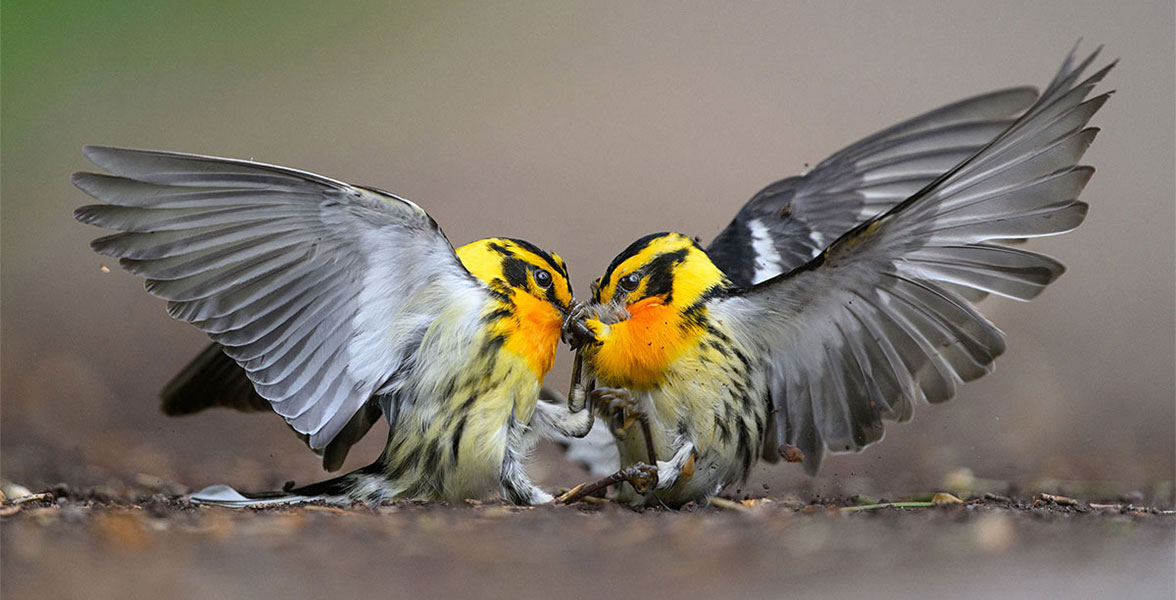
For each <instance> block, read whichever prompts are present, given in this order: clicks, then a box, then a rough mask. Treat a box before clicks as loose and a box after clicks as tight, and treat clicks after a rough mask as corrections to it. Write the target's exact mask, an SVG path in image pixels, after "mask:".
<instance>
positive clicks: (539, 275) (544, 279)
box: [535, 269, 551, 289]
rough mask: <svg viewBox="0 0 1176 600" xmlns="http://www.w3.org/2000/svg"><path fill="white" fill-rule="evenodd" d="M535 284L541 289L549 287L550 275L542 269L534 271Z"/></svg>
mask: <svg viewBox="0 0 1176 600" xmlns="http://www.w3.org/2000/svg"><path fill="white" fill-rule="evenodd" d="M535 284H536V285H538V286H539V287H541V288H543V289H547V288H549V287H551V273H548V272H547V271H544V270H543V269H535Z"/></svg>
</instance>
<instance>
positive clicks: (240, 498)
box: [187, 461, 381, 508]
mask: <svg viewBox="0 0 1176 600" xmlns="http://www.w3.org/2000/svg"><path fill="white" fill-rule="evenodd" d="M379 469H380V463H379V461H377V462H376V463H373V464H371V465H368V466H366V467H363V468H361V469H358V470H355V471H352V472H350V473H347V474H346V475H340V476H339V477H335V478H333V479H327V480H325V481H319V482H317V483H312V484H310V485H304V486H302V487H293V486H288V487H289V489H286V490H283V491H280V492H277V491H275V492H240V491H237V490H236V489H234V488H233V487H231V486H228V485H224V484H217V485H210V486H208V487H206V488H204V489H202V490H200V491H198V492H195V493H193V494H190V495H188V496H187V499H188V501H189V502H191V503H193V504H207V505H211V506H224V507H228V508H251V507H260V506H282V505H293V504H304V503H307V502H317V501H321V502H326V503H327V504H334V505H340V506H350V505H351V504H352V503H353V502H355V501H357V500H359V501H362V502H366V503H367V504H378V503H379V501H380V500H381V497H380V496H379V495H378V494H374V495H373V494H368V496H370V497H368V496H365V497H362V498H360V497H357V496H356V492H357V490H358V489H360V487H364V488H365V489H367V488H371V487H372V486H371V485H370V484H371V483H372V481H371V480H372V479H373V477H377V475H375V473H376V472H378V471H379ZM365 483H366V484H368V485H367V486H363V484H365Z"/></svg>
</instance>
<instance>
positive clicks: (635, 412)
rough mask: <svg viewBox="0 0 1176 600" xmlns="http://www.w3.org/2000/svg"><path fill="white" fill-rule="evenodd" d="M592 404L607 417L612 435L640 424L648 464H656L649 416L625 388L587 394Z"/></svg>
mask: <svg viewBox="0 0 1176 600" xmlns="http://www.w3.org/2000/svg"><path fill="white" fill-rule="evenodd" d="M589 395H590V397H591V399H592V400H593V402H594V403H595V404H596V405H597V406H599V407H601V411H602V412H603V413H604V414H606V415H608V417H609V421H610V425H611V427H612V430H613V434H614V435H617V436H621V435H624V434H625V432H626V430H628V429H629V427H630V426H632V425H633V423H634V422H639V423H641V433H642V434H643V435H644V437H645V451H646V455H647V457H648V459H649V460H648V464H650V465H656V464H657V450H655V448H654V445H653V432H652V430H651V428H650V426H649V415H647V414H645V411H643V410H641V409H640V408H639V407H638V405H637V401H636V400H634V399H633V395H632V394H630V393H629V390H627V389H625V388H596V389H594V390H592V393H591V394H589Z"/></svg>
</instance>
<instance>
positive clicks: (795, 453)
mask: <svg viewBox="0 0 1176 600" xmlns="http://www.w3.org/2000/svg"><path fill="white" fill-rule="evenodd" d="M776 452H779V453H780V457H781V458H783V459H784V460H785V462H790V463H798V462H804V452H801V450H800V448H797V447H796V446H793V445H792V444H780V447H779V448H776Z"/></svg>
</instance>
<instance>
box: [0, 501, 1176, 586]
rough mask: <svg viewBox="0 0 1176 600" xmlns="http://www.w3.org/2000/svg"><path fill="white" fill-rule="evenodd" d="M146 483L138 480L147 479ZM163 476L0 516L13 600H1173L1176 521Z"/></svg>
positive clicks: (1167, 516)
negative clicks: (279, 500)
mask: <svg viewBox="0 0 1176 600" xmlns="http://www.w3.org/2000/svg"><path fill="white" fill-rule="evenodd" d="M144 483H145V484H147V485H144ZM173 485H174V484H168V483H166V482H140V484H137V485H135V486H132V487H129V488H127V489H124V490H121V491H120V492H118V493H114V492H112V491H111V490H108V489H103V488H80V487H70V486H64V485H62V486H57V487H55V488H52V489H49V490H45V491H44V493H43V494H42V495H39V496H32V497H26V498H23V499H17V500H15V501H14V500H12V499H9V500H8V501H6V502H5V503H4V504H3V506H2V507H0V511H2V512H0V514H2V515H3V518H2V523H0V552H2V556H3V578H2V580H0V581H2V589H0V593H2V594H3V596H4V598H6V599H9V598H11V599H19V598H79V597H89V598H111V597H120V598H159V597H166V598H206V599H207V598H246V597H247V598H276V597H285V598H289V597H337V598H342V597H392V598H413V599H414V600H415V599H421V598H459V597H477V598H514V599H519V598H565V597H566V598H586V597H635V596H642V597H647V598H702V597H708V598H775V597H790V598H792V597H818V596H820V597H824V598H837V597H849V596H850V595H851V594H852V595H868V596H869V597H871V598H887V597H912V596H913V597H930V596H939V597H949V596H950V597H953V598H961V597H962V598H992V597H1001V596H1008V597H1030V596H1036V597H1052V598H1065V597H1075V598H1086V597H1129V598H1152V597H1155V598H1172V597H1173V594H1174V593H1176V590H1174V583H1173V581H1174V574H1173V570H1174V559H1176V549H1174V545H1173V544H1174V543H1176V527H1174V526H1176V512H1174V511H1171V510H1167V509H1162V508H1155V507H1141V506H1136V505H1134V504H1132V503H1131V502H1130V500H1131V499H1130V498H1125V499H1123V501H1118V502H1116V501H1111V502H1107V503H1099V502H1094V503H1091V502H1088V501H1086V500H1084V499H1081V498H1078V499H1073V498H1067V497H1064V496H1050V495H1048V494H1043V495H1037V496H1033V497H1014V498H1009V497H1005V496H1001V495H997V494H987V495H985V496H983V497H980V498H975V499H969V500H965V501H959V499H958V498H955V497H953V496H948V495H938V496H936V497H935V498H934V504H933V503H932V502H931V501H929V500H931V499H930V498H927V497H921V498H916V499H914V500H913V501H912V499H909V498H898V499H894V500H895V502H887V501H886V500H885V499H867V498H857V497H844V498H833V499H828V498H824V499H819V500H818V499H814V498H799V497H788V498H757V499H752V500H745V501H736V500H729V499H718V500H715V501H713V502H708V503H705V504H696V505H688V506H687V507H685V508H684V509H683V510H680V511H670V510H664V509H645V510H633V509H630V508H627V507H623V506H618V505H615V504H612V503H608V502H603V501H597V500H594V501H593V502H591V503H580V504H576V505H573V506H542V507H534V508H524V507H514V506H508V505H505V504H502V503H498V502H486V503H473V502H471V503H469V504H468V505H464V506H449V505H445V504H439V503H410V502H401V503H396V504H390V505H385V506H380V507H375V508H369V507H365V506H362V505H356V506H353V507H351V508H346V509H341V508H336V507H330V506H325V505H318V504H311V505H302V506H297V507H268V508H258V509H225V508H219V507H208V506H195V505H192V504H190V503H188V502H187V501H186V500H185V499H184V498H183V497H182V496H177V495H176V494H175V493H173V492H175V490H174V489H170V488H169V486H173Z"/></svg>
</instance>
